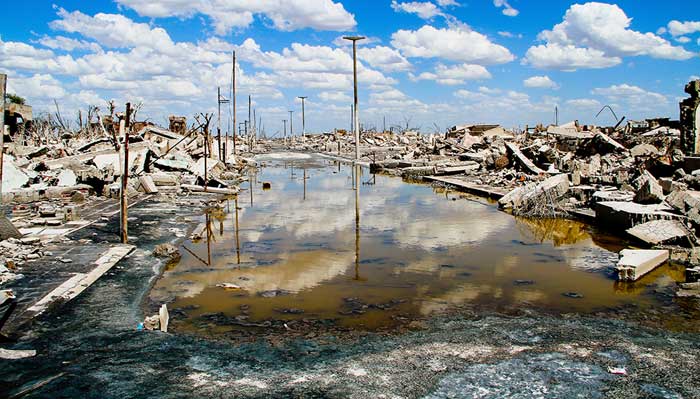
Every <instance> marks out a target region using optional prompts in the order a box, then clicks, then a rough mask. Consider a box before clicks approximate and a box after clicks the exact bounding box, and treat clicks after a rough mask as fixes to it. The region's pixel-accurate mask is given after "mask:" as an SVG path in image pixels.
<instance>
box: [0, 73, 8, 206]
mask: <svg viewBox="0 0 700 399" xmlns="http://www.w3.org/2000/svg"><path fill="white" fill-rule="evenodd" d="M5 90H7V75H5V74H2V73H0V218H4V217H5V207H4V206H3V202H2V158H3V154H4V153H5Z"/></svg>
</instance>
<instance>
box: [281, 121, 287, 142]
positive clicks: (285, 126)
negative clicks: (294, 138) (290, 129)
mask: <svg viewBox="0 0 700 399" xmlns="http://www.w3.org/2000/svg"><path fill="white" fill-rule="evenodd" d="M282 122H283V123H284V139H283V140H282V142H283V143H284V144H287V120H286V119H282Z"/></svg>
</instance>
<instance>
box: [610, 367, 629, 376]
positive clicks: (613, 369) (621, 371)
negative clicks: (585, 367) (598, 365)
mask: <svg viewBox="0 0 700 399" xmlns="http://www.w3.org/2000/svg"><path fill="white" fill-rule="evenodd" d="M608 372H609V373H610V374H615V375H627V370H626V369H625V368H624V367H608Z"/></svg>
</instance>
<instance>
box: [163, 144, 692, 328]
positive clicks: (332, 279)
mask: <svg viewBox="0 0 700 399" xmlns="http://www.w3.org/2000/svg"><path fill="white" fill-rule="evenodd" d="M258 161H259V162H260V164H261V166H260V168H259V169H258V170H257V171H256V172H254V173H253V174H251V175H250V182H251V184H250V186H248V187H246V185H247V183H246V184H244V185H243V188H250V187H251V186H252V191H251V190H245V191H243V192H241V194H239V196H238V198H236V199H231V200H228V201H226V202H224V203H223V208H222V209H218V210H213V211H212V212H210V213H209V214H208V215H206V216H203V217H202V221H203V222H204V223H207V222H208V223H209V229H208V234H205V237H204V238H203V239H201V240H198V241H187V242H185V243H184V244H183V246H182V247H181V253H182V254H183V257H182V259H181V260H180V261H179V262H178V263H176V264H172V265H169V266H168V268H167V269H166V271H165V272H164V274H163V276H162V277H161V279H160V280H159V281H158V282H157V283H156V285H155V287H154V289H153V290H152V292H151V294H150V296H151V299H152V300H153V301H155V302H170V303H171V305H170V307H171V309H173V310H175V313H176V314H177V315H178V316H177V317H176V318H175V319H174V325H175V327H176V329H179V330H181V331H189V332H195V333H198V332H204V331H205V330H206V333H207V334H216V333H225V332H226V331H230V330H233V329H240V328H244V326H246V325H248V326H254V325H264V324H261V323H264V322H265V321H267V320H292V319H318V320H329V319H332V320H335V321H334V322H335V323H336V324H337V325H340V326H345V327H352V328H357V329H366V330H372V329H376V328H390V327H391V326H393V325H396V324H397V323H401V322H406V321H410V320H412V319H415V318H420V317H425V316H430V315H432V314H436V313H439V312H443V311H448V310H451V309H453V308H455V307H464V306H467V307H472V308H477V309H478V308H479V307H484V308H489V309H517V308H521V307H530V308H537V309H541V310H547V311H554V312H581V313H590V312H594V311H597V310H601V309H605V308H610V307H614V306H619V305H625V304H630V303H635V304H637V305H639V306H640V307H641V308H646V307H654V306H655V305H657V302H658V298H657V297H656V296H655V295H653V294H652V288H654V289H658V288H659V287H664V286H669V285H673V284H675V282H676V281H682V279H683V269H682V268H680V267H675V266H671V265H666V266H664V267H661V268H659V269H657V270H656V271H654V272H653V273H651V274H649V275H647V276H645V277H644V278H643V279H642V280H640V281H638V282H636V283H631V284H630V283H624V284H623V283H617V282H616V281H615V280H614V276H612V275H611V274H610V272H609V268H610V267H612V266H614V264H615V262H616V260H617V251H619V250H620V249H622V247H621V246H620V245H621V244H620V243H619V242H618V241H617V240H616V239H614V238H612V237H609V236H605V235H601V234H597V233H595V232H594V231H593V230H592V229H591V228H590V227H588V226H586V225H584V224H581V223H578V222H574V221H565V220H528V219H518V218H514V217H512V216H510V215H508V214H505V213H502V212H500V211H498V209H497V207H496V206H495V205H494V204H489V203H488V202H486V201H485V200H480V199H475V198H472V197H468V196H465V195H462V194H459V193H456V192H451V191H447V190H444V189H442V188H436V187H431V186H429V185H422V184H409V183H406V182H403V181H402V180H401V179H400V178H394V177H387V176H381V175H377V176H374V175H370V174H369V172H368V170H367V169H362V170H361V171H360V173H359V176H357V179H356V176H355V169H354V168H353V167H352V166H350V165H345V164H339V163H337V162H335V161H332V160H327V159H323V158H313V157H310V156H305V155H299V154H296V155H295V154H272V155H268V156H265V157H261V158H259V159H258ZM356 180H357V181H359V183H360V184H359V192H358V191H356V190H355V189H354V187H355V181H356ZM264 182H265V183H270V188H269V189H263V183H264ZM225 283H228V284H233V285H235V286H239V287H240V289H225V288H222V287H219V286H217V285H219V284H225ZM565 293H574V294H575V295H572V296H574V297H571V295H570V296H565V295H563V294H565ZM581 296H582V297H581ZM212 314H221V315H224V316H225V317H227V318H229V319H230V320H232V321H233V322H232V323H218V324H216V325H212V324H210V323H207V322H206V321H205V320H207V317H208V316H211V315H212Z"/></svg>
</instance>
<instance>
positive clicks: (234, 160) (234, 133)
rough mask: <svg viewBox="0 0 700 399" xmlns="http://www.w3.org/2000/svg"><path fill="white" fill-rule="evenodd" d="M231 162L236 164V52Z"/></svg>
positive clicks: (234, 61) (234, 59) (234, 60)
mask: <svg viewBox="0 0 700 399" xmlns="http://www.w3.org/2000/svg"><path fill="white" fill-rule="evenodd" d="M232 97H233V162H236V129H237V127H236V126H237V125H236V52H235V51H234V52H233V96H232Z"/></svg>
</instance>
